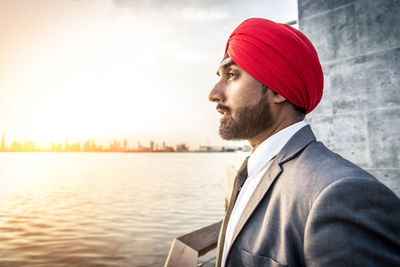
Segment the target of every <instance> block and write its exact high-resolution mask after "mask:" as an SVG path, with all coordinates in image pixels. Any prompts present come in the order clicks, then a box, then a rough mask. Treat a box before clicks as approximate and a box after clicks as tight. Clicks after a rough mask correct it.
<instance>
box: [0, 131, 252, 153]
mask: <svg viewBox="0 0 400 267" xmlns="http://www.w3.org/2000/svg"><path fill="white" fill-rule="evenodd" d="M249 149H250V147H249V146H209V145H200V146H199V147H198V148H192V149H190V148H189V147H188V146H187V144H185V143H180V144H177V145H175V146H173V145H169V144H167V143H166V142H165V141H162V142H155V141H153V140H151V141H150V142H149V143H148V146H147V145H146V144H143V143H142V142H141V141H137V144H136V146H128V140H127V139H123V140H122V141H121V140H117V139H114V140H113V141H112V142H111V143H109V146H108V147H103V146H102V145H98V144H96V142H95V140H94V138H92V139H89V140H87V141H84V142H83V143H82V142H69V140H68V138H65V140H64V142H63V143H55V142H50V147H48V148H43V147H38V146H36V145H35V142H34V141H32V140H26V141H25V142H22V143H21V142H19V141H17V140H13V141H11V142H10V143H9V145H7V143H6V137H5V132H3V134H2V137H1V143H0V152H230V151H236V150H245V151H248V150H249Z"/></svg>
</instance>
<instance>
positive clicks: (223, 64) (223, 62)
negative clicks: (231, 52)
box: [217, 58, 236, 76]
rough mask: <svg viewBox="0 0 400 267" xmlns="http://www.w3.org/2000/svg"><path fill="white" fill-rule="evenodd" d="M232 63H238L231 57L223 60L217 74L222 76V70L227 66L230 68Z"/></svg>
mask: <svg viewBox="0 0 400 267" xmlns="http://www.w3.org/2000/svg"><path fill="white" fill-rule="evenodd" d="M232 65H236V63H235V62H233V60H232V59H231V58H225V59H224V60H222V62H221V65H220V66H219V68H218V70H217V75H218V76H220V74H219V73H220V71H221V70H226V69H227V68H229V67H230V66H232Z"/></svg>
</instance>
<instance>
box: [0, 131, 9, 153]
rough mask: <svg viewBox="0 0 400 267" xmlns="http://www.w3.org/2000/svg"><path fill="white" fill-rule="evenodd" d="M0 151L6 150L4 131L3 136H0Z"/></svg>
mask: <svg viewBox="0 0 400 267" xmlns="http://www.w3.org/2000/svg"><path fill="white" fill-rule="evenodd" d="M0 151H7V147H6V134H5V132H4V131H3V136H2V137H1V145H0Z"/></svg>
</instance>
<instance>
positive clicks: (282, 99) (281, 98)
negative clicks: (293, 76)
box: [271, 91, 287, 104]
mask: <svg viewBox="0 0 400 267" xmlns="http://www.w3.org/2000/svg"><path fill="white" fill-rule="evenodd" d="M271 100H272V102H274V103H275V104H280V103H283V102H285V101H286V100H287V99H286V97H284V96H282V95H280V94H278V93H275V92H273V91H272V96H271Z"/></svg>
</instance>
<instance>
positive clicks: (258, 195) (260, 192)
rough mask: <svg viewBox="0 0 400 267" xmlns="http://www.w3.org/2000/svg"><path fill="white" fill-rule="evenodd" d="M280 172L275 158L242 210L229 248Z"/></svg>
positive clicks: (280, 169)
mask: <svg viewBox="0 0 400 267" xmlns="http://www.w3.org/2000/svg"><path fill="white" fill-rule="evenodd" d="M281 172H282V168H281V166H280V165H279V161H278V160H277V159H276V158H275V159H274V160H273V162H272V163H271V166H270V167H269V168H268V170H267V171H266V173H265V174H264V176H263V177H262V178H261V180H260V183H259V184H258V185H257V188H256V189H255V190H254V193H253V195H252V196H251V197H250V199H249V202H248V203H247V205H246V207H245V208H244V210H243V213H242V216H241V217H240V219H239V222H238V224H237V226H236V229H235V232H234V233H233V236H232V241H231V244H230V246H232V244H233V242H235V239H236V237H237V236H238V234H239V233H240V231H241V230H242V228H243V226H244V225H245V223H246V222H247V220H248V219H249V217H250V216H251V214H252V213H253V211H254V210H255V209H256V207H257V206H258V203H260V201H261V200H262V198H263V197H264V195H265V194H266V193H267V192H268V190H269V188H270V187H271V185H272V183H273V182H274V181H275V179H276V178H277V177H278V176H279V174H280V173H281Z"/></svg>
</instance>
